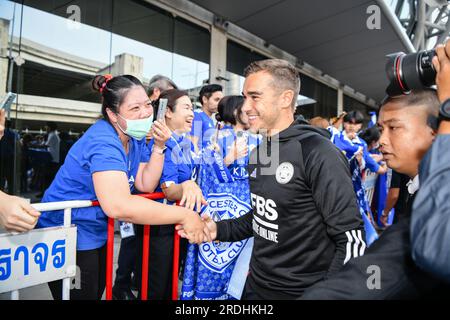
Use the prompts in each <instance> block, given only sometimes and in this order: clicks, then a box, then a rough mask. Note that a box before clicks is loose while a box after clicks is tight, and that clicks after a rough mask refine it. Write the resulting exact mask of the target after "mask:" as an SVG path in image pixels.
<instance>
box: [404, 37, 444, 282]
mask: <svg viewBox="0 0 450 320" xmlns="http://www.w3.org/2000/svg"><path fill="white" fill-rule="evenodd" d="M436 54H437V56H436V57H434V58H433V65H434V67H435V69H436V71H437V75H436V84H437V86H438V97H439V100H440V101H441V103H442V102H444V101H445V100H447V99H449V98H450V42H449V41H448V42H447V43H446V45H445V46H442V45H440V46H438V47H437V48H436ZM449 146H450V121H441V123H440V125H439V129H438V136H437V138H436V140H435V141H434V142H433V145H432V147H431V149H430V150H429V151H428V152H427V154H426V155H425V157H424V159H423V160H422V163H421V166H420V173H419V175H420V179H421V181H423V185H422V186H421V188H420V190H419V192H418V194H417V196H416V199H415V201H414V206H413V211H412V216H411V250H412V257H413V259H414V261H415V263H416V264H417V265H418V266H419V267H420V268H422V269H424V270H426V271H427V272H430V273H431V274H433V275H435V276H438V277H439V278H441V279H443V280H445V281H447V282H450V249H449V248H448V243H449V242H450V228H449V226H450V203H449V201H448V199H449V197H450V189H449V188H448V187H447V186H448V181H449V180H450V161H449V160H450V148H449Z"/></svg>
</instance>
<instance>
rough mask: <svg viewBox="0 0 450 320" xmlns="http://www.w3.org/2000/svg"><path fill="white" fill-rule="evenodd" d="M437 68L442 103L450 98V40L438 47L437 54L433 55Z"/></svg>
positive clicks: (438, 87) (438, 88)
mask: <svg viewBox="0 0 450 320" xmlns="http://www.w3.org/2000/svg"><path fill="white" fill-rule="evenodd" d="M433 65H434V68H435V69H436V73H437V74H436V85H437V92H438V97H439V101H440V102H441V103H442V102H444V101H445V100H447V99H449V98H450V41H447V42H446V43H445V45H442V44H440V45H438V46H437V47H436V56H435V57H433Z"/></svg>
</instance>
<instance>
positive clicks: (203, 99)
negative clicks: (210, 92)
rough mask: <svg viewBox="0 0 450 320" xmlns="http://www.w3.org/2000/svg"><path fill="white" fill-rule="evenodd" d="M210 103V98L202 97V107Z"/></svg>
mask: <svg viewBox="0 0 450 320" xmlns="http://www.w3.org/2000/svg"><path fill="white" fill-rule="evenodd" d="M207 102H208V98H207V97H205V96H203V97H202V106H203V105H205V104H206V103H207Z"/></svg>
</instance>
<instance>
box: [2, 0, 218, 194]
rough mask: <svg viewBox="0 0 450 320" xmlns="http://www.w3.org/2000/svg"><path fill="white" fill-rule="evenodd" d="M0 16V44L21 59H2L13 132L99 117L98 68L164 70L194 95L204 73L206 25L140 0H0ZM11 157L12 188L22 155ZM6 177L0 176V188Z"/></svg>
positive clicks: (74, 125) (76, 124)
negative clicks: (13, 97)
mask: <svg viewBox="0 0 450 320" xmlns="http://www.w3.org/2000/svg"><path fill="white" fill-rule="evenodd" d="M0 19H1V21H0V28H2V30H0V35H2V37H6V38H7V39H5V38H2V39H0V40H2V41H0V43H1V44H7V47H6V48H4V47H2V48H0V52H2V56H4V57H5V56H8V55H9V52H10V50H9V49H10V47H11V55H12V57H13V58H15V61H17V62H21V63H13V64H11V67H10V64H9V60H8V59H7V58H6V59H2V60H1V61H0V67H1V68H2V70H4V71H5V72H1V73H0V85H2V86H4V87H6V88H0V89H1V90H0V92H4V91H5V89H6V90H8V91H13V92H17V93H18V94H19V95H18V100H17V102H18V103H17V105H18V107H16V106H15V105H14V106H13V108H12V112H11V114H10V118H11V120H12V127H13V128H15V130H16V131H15V132H16V133H17V137H18V139H22V138H23V136H24V135H27V134H31V135H32V138H33V142H36V141H37V140H38V139H45V135H46V132H45V126H46V123H47V121H53V122H56V123H57V124H58V131H59V132H60V133H61V134H62V136H66V135H69V137H70V138H74V139H76V137H77V136H78V135H79V134H80V133H82V132H83V131H85V130H86V129H87V128H88V127H89V126H90V125H91V124H92V123H94V122H95V121H96V120H97V119H98V118H99V117H100V102H101V97H100V95H99V93H98V92H94V91H93V90H92V88H91V81H92V79H93V77H94V76H95V75H96V74H105V73H112V74H113V75H117V74H132V75H134V76H136V77H138V78H139V79H141V80H142V81H143V83H144V84H145V85H147V84H148V81H149V80H150V79H151V78H152V77H153V76H154V75H156V74H162V75H165V76H168V77H169V78H171V79H172V80H173V81H174V82H175V83H176V84H177V85H178V86H179V87H180V88H181V89H186V90H189V92H192V93H193V95H195V93H196V92H198V90H199V87H201V86H202V85H203V83H205V82H207V81H208V78H209V55H210V38H211V37H210V33H209V31H208V30H207V29H204V28H201V27H199V26H197V25H195V24H193V23H192V22H189V21H186V20H184V19H182V18H180V17H175V16H174V15H172V13H169V12H166V11H164V10H162V9H160V8H158V7H156V6H154V5H151V4H148V3H147V2H145V1H135V0H98V1H89V0H78V1H77V0H75V1H63V0H39V1H37V0H34V1H32V0H25V1H24V2H23V5H22V1H7V0H0ZM13 26H14V28H13ZM11 36H12V42H11V41H10V37H11ZM18 56H19V57H20V58H17V57H18ZM9 69H11V70H9ZM6 71H8V73H7V72H6ZM9 71H11V72H9ZM0 98H1V97H0ZM192 98H196V97H195V96H193V97H192ZM39 136H42V137H39ZM19 146H20V144H19ZM14 157H15V169H14V170H15V172H16V174H15V180H17V183H16V186H17V188H16V186H15V187H14V192H18V191H19V189H23V188H22V187H20V188H19V185H20V184H19V183H18V181H19V180H20V178H19V177H20V176H21V175H22V173H21V170H22V169H21V168H20V161H19V159H20V157H21V156H20V155H19V154H16V155H15V156H14ZM0 176H1V174H0ZM2 181H3V185H2ZM8 183H9V181H8V182H5V181H4V179H3V180H0V189H3V188H5V187H6V186H8ZM21 184H22V185H23V184H27V183H25V182H24V183H21ZM28 184H29V183H28ZM9 186H11V183H9Z"/></svg>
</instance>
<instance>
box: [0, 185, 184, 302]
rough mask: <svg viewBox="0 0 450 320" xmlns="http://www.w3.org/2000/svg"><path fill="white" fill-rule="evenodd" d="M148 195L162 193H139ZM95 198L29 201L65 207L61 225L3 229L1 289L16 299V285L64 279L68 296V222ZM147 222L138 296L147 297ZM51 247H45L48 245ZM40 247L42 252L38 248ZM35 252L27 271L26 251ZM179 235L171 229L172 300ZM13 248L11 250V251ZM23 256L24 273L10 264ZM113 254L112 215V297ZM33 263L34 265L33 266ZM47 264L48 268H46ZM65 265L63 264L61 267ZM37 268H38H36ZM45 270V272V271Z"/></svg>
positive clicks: (72, 263)
mask: <svg viewBox="0 0 450 320" xmlns="http://www.w3.org/2000/svg"><path fill="white" fill-rule="evenodd" d="M139 196H142V197H144V198H147V199H151V200H159V199H164V198H165V196H164V193H162V192H160V193H150V194H140V195H139ZM99 205H100V204H99V202H98V201H90V200H80V201H61V202H48V203H36V204H32V206H33V208H35V209H36V210H38V211H56V210H64V225H63V226H62V227H55V228H45V229H36V230H31V231H29V232H25V233H20V234H17V233H6V234H1V235H0V293H4V292H10V291H11V299H12V300H18V299H19V289H24V288H28V287H31V286H35V285H39V284H45V283H48V282H51V281H56V280H63V288H62V291H63V292H62V298H63V300H69V299H70V284H71V278H73V277H75V274H76V239H77V237H76V230H77V229H76V226H72V225H71V212H72V209H76V208H87V207H92V206H99ZM149 241H150V226H149V225H145V226H144V237H143V250H142V283H141V299H142V300H147V288H148V261H149V259H148V257H149ZM49 243H52V244H50V247H51V248H52V249H51V250H49V249H48V247H49ZM39 249H42V251H43V253H42V252H37V251H38V250H39ZM30 250H31V252H32V254H34V260H35V264H36V265H37V266H38V267H39V268H38V267H37V266H35V265H32V268H31V274H30V264H29V263H28V262H29V255H30V254H29V251H30ZM179 250H180V237H179V235H178V233H177V232H176V230H175V232H174V254H173V270H172V300H177V299H178V271H179ZM49 251H51V254H52V255H53V261H52V262H53V264H52V263H47V260H48V257H49ZM12 252H14V254H13V253H12ZM21 253H22V256H23V262H24V263H23V265H24V268H23V270H24V272H23V273H24V274H23V276H22V275H19V273H18V272H15V271H17V270H15V268H13V267H14V266H12V265H11V264H12V263H14V262H15V261H19V258H20V254H21ZM113 258H114V219H111V218H108V229H107V254H106V300H112V278H113ZM33 267H34V268H33ZM47 267H50V269H49V270H48V271H47ZM64 267H65V268H64ZM38 269H39V270H38ZM46 271H47V272H46Z"/></svg>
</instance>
